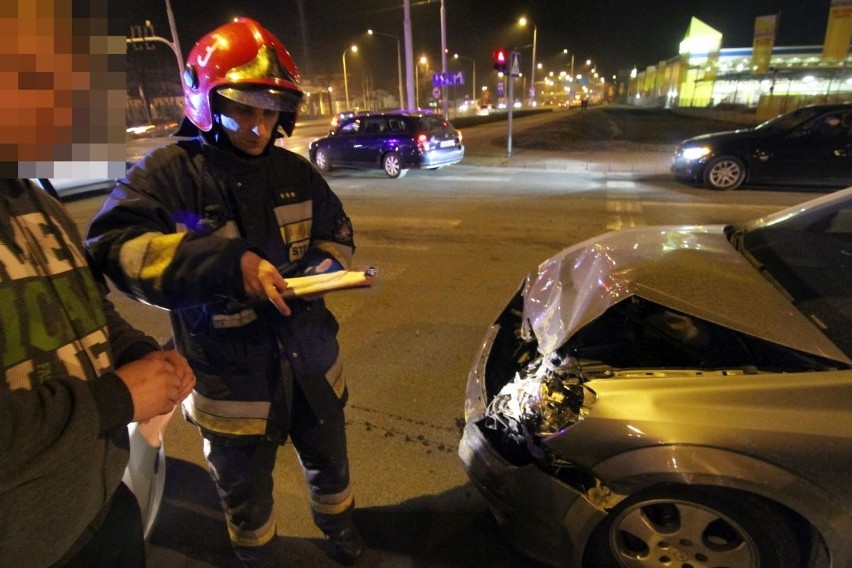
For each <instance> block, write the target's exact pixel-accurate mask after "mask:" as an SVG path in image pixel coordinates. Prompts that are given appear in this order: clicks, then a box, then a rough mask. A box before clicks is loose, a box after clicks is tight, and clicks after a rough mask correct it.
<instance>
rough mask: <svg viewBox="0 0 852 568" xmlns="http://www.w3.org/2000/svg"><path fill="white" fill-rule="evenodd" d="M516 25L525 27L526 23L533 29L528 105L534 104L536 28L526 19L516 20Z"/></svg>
mask: <svg viewBox="0 0 852 568" xmlns="http://www.w3.org/2000/svg"><path fill="white" fill-rule="evenodd" d="M518 23H519V24H521V25H522V26H526V25H527V24H528V23H530V24H531V25H532V28H533V43H532V70H531V72H530V87H531V89H530V93H531V95H530V103H533V102H535V44H536V38H537V36H538V26H536V25H535V24H532V23H531V22H529V20H527V19H526V18H521V19H520V20H518Z"/></svg>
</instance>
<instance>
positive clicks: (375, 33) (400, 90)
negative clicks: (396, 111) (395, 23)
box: [367, 30, 405, 108]
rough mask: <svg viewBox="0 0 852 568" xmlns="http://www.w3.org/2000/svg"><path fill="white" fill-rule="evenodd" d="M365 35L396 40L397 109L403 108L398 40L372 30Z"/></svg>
mask: <svg viewBox="0 0 852 568" xmlns="http://www.w3.org/2000/svg"><path fill="white" fill-rule="evenodd" d="M367 33H368V34H370V35H382V36H387V37H389V38H393V39H395V40H396V72H397V76H398V80H399V108H405V101H404V100H403V97H402V55H401V51H400V49H399V38H398V37H397V36H395V35H392V34H386V33H382V32H375V31H373V30H367Z"/></svg>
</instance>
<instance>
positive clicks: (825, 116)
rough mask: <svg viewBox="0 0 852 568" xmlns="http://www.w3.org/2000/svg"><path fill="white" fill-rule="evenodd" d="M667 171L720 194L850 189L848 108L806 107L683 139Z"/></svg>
mask: <svg viewBox="0 0 852 568" xmlns="http://www.w3.org/2000/svg"><path fill="white" fill-rule="evenodd" d="M672 173H674V175H675V177H676V178H677V179H679V180H681V181H687V182H691V183H699V184H703V185H706V186H707V187H710V188H712V189H720V190H726V189H736V188H737V187H739V186H740V185H742V184H744V183H746V184H790V185H808V186H825V187H845V186H848V185H852V104H825V105H812V106H807V107H803V108H800V109H798V110H795V111H793V112H790V113H787V114H783V115H781V116H778V117H776V118H773V119H771V120H768V121H766V122H764V123H762V124H759V125H758V126H755V127H754V128H746V129H742V130H735V131H731V132H718V133H715V134H705V135H703V136H697V137H695V138H690V139H688V140H684V141H683V142H681V143H680V144H678V146H677V148H676V150H675V158H674V163H673V164H672Z"/></svg>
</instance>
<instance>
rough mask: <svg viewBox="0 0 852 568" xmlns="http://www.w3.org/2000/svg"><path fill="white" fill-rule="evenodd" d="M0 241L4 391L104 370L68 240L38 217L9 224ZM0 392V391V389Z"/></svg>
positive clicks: (102, 337) (95, 310)
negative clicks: (10, 231)
mask: <svg viewBox="0 0 852 568" xmlns="http://www.w3.org/2000/svg"><path fill="white" fill-rule="evenodd" d="M11 225H12V228H13V233H14V243H9V242H5V239H8V238H9V236H10V235H6V236H4V240H3V241H0V337H2V338H3V341H2V342H0V362H2V367H3V369H5V381H4V385H5V387H6V388H12V389H16V388H32V387H33V386H34V385H36V384H39V383H41V382H42V381H43V380H44V379H45V378H47V377H50V376H52V375H55V374H57V373H64V374H68V375H72V376H75V377H78V378H81V379H85V378H87V377H91V376H96V375H99V374H101V373H103V372H104V371H106V370H109V369H110V368H111V365H110V360H109V355H108V351H107V331H106V318H105V316H104V313H103V310H102V306H101V300H100V296H99V294H98V289H97V285H96V283H95V281H94V280H93V278H92V275H91V274H90V272H89V270H88V268H87V267H86V261H85V257H84V256H83V253H82V251H81V250H80V249H79V247H78V246H77V245H76V242H75V240H74V238H73V237H72V236H71V235H69V234H67V233H66V232H65V231H64V230H63V228H62V227H61V226H60V225H58V224H56V223H52V222H49V221H48V219H47V218H46V217H45V215H44V214H43V213H41V212H33V213H27V214H23V215H18V216H14V217H12V218H11ZM0 388H3V387H2V386H0Z"/></svg>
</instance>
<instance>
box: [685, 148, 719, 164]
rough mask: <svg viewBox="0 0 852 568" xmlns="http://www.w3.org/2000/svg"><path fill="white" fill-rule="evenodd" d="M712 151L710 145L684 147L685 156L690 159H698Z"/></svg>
mask: <svg viewBox="0 0 852 568" xmlns="http://www.w3.org/2000/svg"><path fill="white" fill-rule="evenodd" d="M710 152H712V150H711V149H710V148H709V147H708V146H693V147H692V148H684V149H683V158H684V159H685V160H689V161H693V160H698V159H701V158H703V157H704V156H706V155H708V154H710Z"/></svg>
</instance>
